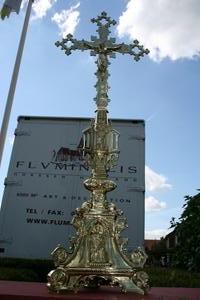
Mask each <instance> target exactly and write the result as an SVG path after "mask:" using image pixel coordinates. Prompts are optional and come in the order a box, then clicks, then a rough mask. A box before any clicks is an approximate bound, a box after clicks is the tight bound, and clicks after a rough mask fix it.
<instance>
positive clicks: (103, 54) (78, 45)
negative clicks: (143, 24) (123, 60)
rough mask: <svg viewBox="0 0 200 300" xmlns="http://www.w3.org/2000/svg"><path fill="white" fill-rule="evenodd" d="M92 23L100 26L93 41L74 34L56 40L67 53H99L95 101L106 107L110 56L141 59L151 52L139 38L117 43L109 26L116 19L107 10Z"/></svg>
mask: <svg viewBox="0 0 200 300" xmlns="http://www.w3.org/2000/svg"><path fill="white" fill-rule="evenodd" d="M91 22H92V23H96V24H97V26H98V29H97V32H98V34H99V37H96V36H91V41H86V40H84V39H82V40H77V39H74V38H73V35H72V34H68V35H67V36H66V38H64V39H62V41H61V42H59V41H58V42H56V43H55V44H56V46H57V47H59V46H60V47H61V50H64V51H65V54H66V55H70V54H71V52H72V51H73V50H81V51H84V50H90V54H91V55H92V56H96V55H98V58H97V60H96V62H95V63H96V64H97V72H96V73H95V75H96V76H97V83H96V85H95V87H96V90H97V96H96V97H95V101H96V103H97V107H101V108H106V107H107V105H108V101H109V99H108V89H109V86H108V82H107V81H108V76H109V73H108V65H109V64H110V62H109V61H108V57H110V58H115V54H116V53H121V54H130V55H131V56H133V58H134V60H135V61H139V60H140V58H141V57H143V56H144V55H145V54H148V53H149V50H148V49H144V47H143V46H142V45H140V44H139V41H138V40H134V41H133V43H132V44H125V43H121V44H117V43H116V39H115V38H109V34H110V31H109V27H110V26H111V25H116V21H115V20H113V19H111V18H110V17H108V16H107V13H106V12H102V13H101V15H100V16H97V18H93V19H91Z"/></svg>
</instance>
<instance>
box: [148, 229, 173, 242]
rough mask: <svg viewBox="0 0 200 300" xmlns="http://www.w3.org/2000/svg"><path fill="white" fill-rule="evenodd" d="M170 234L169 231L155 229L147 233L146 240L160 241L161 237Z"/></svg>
mask: <svg viewBox="0 0 200 300" xmlns="http://www.w3.org/2000/svg"><path fill="white" fill-rule="evenodd" d="M168 233H169V230H167V229H154V230H146V231H145V239H146V240H159V239H160V238H161V237H165V236H166V235H167V234H168Z"/></svg>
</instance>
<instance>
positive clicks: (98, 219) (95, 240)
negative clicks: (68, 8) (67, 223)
mask: <svg viewBox="0 0 200 300" xmlns="http://www.w3.org/2000/svg"><path fill="white" fill-rule="evenodd" d="M92 22H93V23H96V24H97V26H98V29H97V32H98V37H94V36H92V37H91V41H86V40H83V39H82V40H80V41H79V40H77V39H75V38H74V37H73V36H72V35H71V34H68V35H67V37H66V38H64V39H63V40H62V41H61V42H59V41H58V42H56V46H57V47H61V50H64V51H65V54H66V55H70V54H71V53H72V51H73V50H81V51H84V50H90V54H91V55H94V56H97V60H96V65H97V71H96V73H95V75H96V77H97V82H96V85H95V88H96V92H97V95H96V97H95V101H96V105H97V108H96V118H95V119H93V120H92V122H91V124H90V127H89V128H87V129H85V130H84V132H83V155H84V158H85V159H86V161H87V163H88V165H89V167H90V168H91V176H90V178H88V179H86V180H85V181H84V186H85V188H86V189H88V190H89V191H90V197H89V199H88V200H87V201H86V202H84V203H83V204H82V205H81V207H80V208H77V209H76V210H75V213H74V216H73V220H72V225H73V226H74V228H75V229H76V234H75V236H74V237H72V238H71V239H70V243H71V247H70V251H66V250H65V249H64V248H63V247H62V246H60V245H59V246H58V247H57V248H56V249H55V250H54V251H53V252H52V256H53V260H54V263H55V266H56V269H55V270H53V271H51V272H50V273H49V274H48V284H47V286H48V288H49V289H50V290H51V291H55V292H58V293H59V292H61V293H63V292H64V291H66V292H67V291H74V292H77V291H78V290H79V289H80V288H82V287H98V286H99V285H111V286H119V287H120V288H121V290H122V292H133V293H138V294H141V295H143V294H144V293H145V292H146V290H147V286H148V283H147V282H148V276H147V275H146V273H144V272H143V271H141V268H142V267H143V265H144V263H145V261H146V258H147V256H146V254H145V253H144V252H143V250H142V249H140V248H138V249H137V250H135V251H134V252H133V253H132V254H131V255H129V254H128V253H127V251H126V244H127V241H128V240H127V239H125V238H122V237H121V232H122V230H123V229H124V228H126V226H127V222H126V219H125V218H124V217H123V216H122V214H123V212H122V211H121V210H120V209H117V208H116V206H115V205H114V204H113V203H109V202H108V201H107V196H106V194H107V193H108V192H110V191H112V190H114V189H115V188H116V183H115V182H113V181H112V180H110V179H109V178H108V171H109V169H110V168H112V167H113V166H114V165H116V164H117V159H118V155H119V147H118V139H119V133H118V132H117V131H116V130H114V129H112V124H111V122H110V121H109V120H108V117H107V114H108V111H107V106H108V102H109V98H108V90H109V86H108V77H109V72H108V66H109V65H110V62H109V58H115V54H116V53H122V54H130V55H131V56H133V57H134V59H135V60H136V61H137V60H139V59H140V57H142V56H144V54H148V50H147V49H144V47H143V46H141V45H139V42H138V41H137V40H135V41H134V42H133V44H130V45H126V44H124V43H121V44H117V43H116V40H115V38H109V34H110V31H109V28H110V26H111V25H115V24H116V22H115V21H114V20H112V19H111V18H110V17H108V16H107V13H106V12H102V13H101V15H100V16H98V17H97V18H96V19H95V18H94V19H92Z"/></svg>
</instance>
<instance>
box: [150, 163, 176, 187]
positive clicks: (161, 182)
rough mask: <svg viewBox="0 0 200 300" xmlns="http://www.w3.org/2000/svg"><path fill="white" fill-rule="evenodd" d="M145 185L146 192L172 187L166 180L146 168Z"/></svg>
mask: <svg viewBox="0 0 200 300" xmlns="http://www.w3.org/2000/svg"><path fill="white" fill-rule="evenodd" d="M145 183H146V189H147V191H150V192H152V191H156V190H161V189H171V188H172V185H171V184H169V183H167V178H166V177H165V176H164V175H162V174H158V173H156V172H155V171H153V170H152V169H150V168H149V167H148V166H145Z"/></svg>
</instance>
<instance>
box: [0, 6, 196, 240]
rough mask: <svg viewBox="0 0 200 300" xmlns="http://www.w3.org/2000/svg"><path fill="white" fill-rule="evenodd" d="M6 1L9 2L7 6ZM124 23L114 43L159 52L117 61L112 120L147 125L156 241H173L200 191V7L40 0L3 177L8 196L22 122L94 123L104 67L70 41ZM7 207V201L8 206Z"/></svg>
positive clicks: (1, 98) (9, 56)
mask: <svg viewBox="0 0 200 300" xmlns="http://www.w3.org/2000/svg"><path fill="white" fill-rule="evenodd" d="M26 2H27V1H26V0H25V1H23V3H22V9H21V11H20V14H19V15H16V14H15V13H13V14H11V15H10V18H9V19H5V20H4V21H3V22H1V23H0V37H1V41H2V42H1V43H0V116H1V118H2V117H3V112H4V108H5V103H6V98H7V93H8V88H9V84H10V79H11V74H12V70H13V66H14V61H15V56H16V52H17V46H18V42H19V37H20V32H21V28H22V24H23V20H24V15H25V8H26ZM2 3H3V1H1V2H0V4H2ZM102 11H107V13H108V14H109V15H110V16H111V17H112V18H114V19H115V20H116V21H117V23H118V24H117V26H115V28H113V31H112V34H111V36H115V37H116V38H117V40H118V41H119V42H126V43H130V42H131V41H133V39H138V40H139V41H140V43H141V44H143V45H145V47H147V48H149V49H150V51H151V53H150V55H149V56H148V57H145V58H143V59H142V60H141V61H139V62H135V61H133V59H132V58H131V57H130V56H128V55H124V56H122V55H117V58H116V59H112V61H111V66H110V73H111V76H110V78H109V84H110V86H111V89H110V93H109V96H110V99H111V102H110V105H109V111H110V117H113V118H125V119H135V118H136V119H137V118H139V119H144V120H145V121H146V237H147V238H156V237H157V238H158V237H160V236H161V235H163V234H165V233H166V231H167V229H168V227H169V225H170V223H169V222H170V219H171V217H172V216H174V217H179V216H180V213H181V211H182V205H183V203H184V199H183V197H184V195H188V194H190V195H194V194H195V193H196V189H198V188H200V185H199V177H200V176H199V170H200V158H199V148H200V138H199V131H200V125H199V118H198V117H199V109H200V104H199V99H200V83H199V82H200V58H199V56H200V18H199V16H200V2H199V0H190V1H188V0H176V1H170V0H162V1H159V0H152V1H149V0H109V1H107V0H101V1H99V0H82V1H81V0H80V1H75V0H71V1H67V0H57V1H56V0H35V4H34V6H33V9H32V18H31V22H30V26H29V30H28V35H27V40H26V45H25V50H24V55H23V59H22V65H21V69H20V74H19V79H18V84H17V89H16V94H15V99H14V105H13V109H12V114H11V119H10V124H9V129H8V136H7V140H6V147H5V151H4V157H3V161H2V166H1V172H0V199H1V198H2V193H3V188H4V185H3V182H4V178H5V177H6V173H7V169H8V164H9V159H10V154H11V149H12V141H13V132H14V130H15V128H16V126H17V117H18V116H19V115H36V116H66V117H69V116H77V117H92V116H93V115H94V110H95V103H94V102H93V101H92V99H93V98H94V96H95V89H94V87H93V86H94V84H95V76H94V72H95V67H96V66H95V64H94V60H93V58H91V57H90V56H89V53H88V52H85V53H84V52H83V53H82V52H79V51H77V52H74V53H73V54H72V55H71V56H69V57H67V56H65V55H64V54H63V53H62V52H61V51H60V50H59V49H57V48H56V47H55V46H54V43H55V41H57V40H59V39H61V37H62V35H63V34H66V33H68V32H71V33H73V34H74V36H76V38H78V39H82V38H84V39H90V36H91V35H96V32H95V30H96V27H95V25H94V24H92V23H91V22H90V19H91V18H93V17H96V16H97V15H98V14H100V13H101V12H102ZM0 201H1V200H0Z"/></svg>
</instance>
